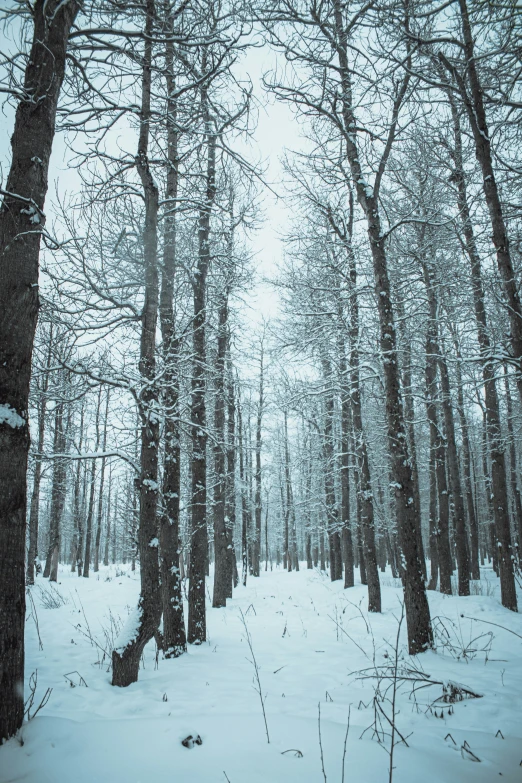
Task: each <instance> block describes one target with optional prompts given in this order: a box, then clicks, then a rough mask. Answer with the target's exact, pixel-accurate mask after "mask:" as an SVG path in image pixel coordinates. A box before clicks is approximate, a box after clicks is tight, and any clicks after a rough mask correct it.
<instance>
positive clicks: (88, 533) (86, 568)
mask: <svg viewBox="0 0 522 783" xmlns="http://www.w3.org/2000/svg"><path fill="white" fill-rule="evenodd" d="M101 393H102V390H101V386H100V388H99V390H98V401H97V404H96V418H95V431H96V442H95V446H94V451H95V452H97V451H98V449H99V448H100V408H101ZM95 478H96V460H95V459H93V460H92V462H91V477H90V484H89V507H88V510H87V520H86V524H85V557H84V560H83V571H82V576H84V577H85V578H88V577H89V572H90V568H91V543H92V522H93V519H94V495H95V485H96V482H95ZM80 557H81V554H80Z"/></svg>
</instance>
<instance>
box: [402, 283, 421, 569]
mask: <svg viewBox="0 0 522 783" xmlns="http://www.w3.org/2000/svg"><path fill="white" fill-rule="evenodd" d="M396 301H397V316H398V319H399V332H400V333H401V336H402V341H403V355H404V358H403V362H402V388H403V390H404V418H405V420H406V429H407V432H408V446H409V449H410V459H411V470H412V475H413V488H414V492H415V495H414V501H415V507H416V508H417V509H418V510H419V513H418V518H417V521H418V524H417V546H418V547H419V556H420V559H421V562H422V567H423V568H422V570H423V574H424V579H427V572H426V558H425V556H424V544H423V541H422V520H421V502H420V493H419V469H418V467H417V445H416V441H415V424H414V422H415V406H414V403H413V394H412V373H411V342H410V340H409V338H408V336H407V335H406V328H405V327H406V322H405V318H404V303H403V301H402V299H401V298H400V296H397V297H396Z"/></svg>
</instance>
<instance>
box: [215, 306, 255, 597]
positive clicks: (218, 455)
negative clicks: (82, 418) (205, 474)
mask: <svg viewBox="0 0 522 783" xmlns="http://www.w3.org/2000/svg"><path fill="white" fill-rule="evenodd" d="M227 299H228V294H227V293H224V294H223V299H222V301H221V304H220V306H219V312H218V330H217V343H218V345H217V357H216V401H215V409H214V430H215V436H216V444H215V446H214V470H215V480H214V509H213V514H214V593H213V597H212V606H213V607H214V608H219V607H222V606H226V604H227V593H228V587H229V562H228V537H227V529H226V523H225V515H226V511H225V502H226V465H225V460H226V451H225V362H226V352H227V343H228V301H227ZM258 575H259V574H258Z"/></svg>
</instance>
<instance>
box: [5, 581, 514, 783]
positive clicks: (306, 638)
mask: <svg viewBox="0 0 522 783" xmlns="http://www.w3.org/2000/svg"><path fill="white" fill-rule="evenodd" d="M210 583H211V582H210ZM382 583H383V612H382V614H381V615H370V616H369V615H368V613H367V611H366V600H367V599H366V589H365V588H364V587H362V586H360V585H357V586H356V587H354V588H352V589H350V590H343V585H342V583H331V582H330V581H329V579H328V577H327V576H326V575H325V574H322V573H321V572H319V571H318V570H313V571H307V570H306V568H304V569H303V568H302V570H301V571H300V572H299V573H291V574H288V573H286V572H285V571H283V570H281V569H274V571H272V572H271V571H268V572H264V571H263V572H262V574H261V577H260V578H258V579H254V578H249V580H248V585H247V587H246V588H244V587H239V588H238V589H237V590H236V591H235V594H234V598H233V600H231V601H229V602H228V606H227V608H226V609H212V608H210V607H209V610H208V614H207V617H208V642H207V643H206V644H204V645H202V646H200V647H194V646H192V647H190V649H189V651H188V653H187V654H186V655H183V656H182V657H181V658H178V659H176V660H162V658H161V656H159V660H157V661H156V648H155V643H154V642H152V643H151V644H150V645H149V646H148V647H147V648H146V650H145V654H144V658H143V668H141V669H140V676H139V682H138V683H136V684H134V685H131V686H130V687H129V688H126V689H120V688H113V687H112V686H111V684H110V672H109V669H108V659H107V656H106V655H105V653H104V650H109V649H110V646H111V644H112V642H113V641H114V638H115V637H116V636H117V633H118V629H119V626H120V625H121V623H122V622H123V620H124V619H125V618H126V617H127V615H128V612H129V609H130V607H131V606H133V605H134V604H135V601H136V599H137V596H138V591H139V577H138V574H137V573H132V572H131V571H130V570H128V567H127V566H123V567H115V566H112V567H109V568H102V569H101V571H100V572H99V574H95V575H92V576H91V578H90V579H78V578H77V577H76V575H74V574H71V573H70V572H69V569H68V568H66V567H65V566H64V567H63V568H61V569H60V576H59V583H58V584H57V586H56V588H54V587H51V586H50V585H49V583H47V582H44V581H43V580H42V579H41V578H39V579H38V580H37V585H35V587H34V588H32V589H31V594H32V597H33V600H34V609H33V608H32V607H31V602H30V601H29V605H28V619H27V661H26V671H27V683H26V696H27V694H28V693H29V684H28V681H29V677H30V676H31V674H32V673H33V672H36V671H37V678H38V679H37V689H36V697H35V701H34V706H33V711H34V709H35V708H36V707H37V706H38V704H39V703H40V700H41V698H42V697H43V696H44V693H45V691H46V689H47V688H52V693H51V695H50V698H49V701H48V703H47V704H46V706H45V707H44V708H43V709H42V710H41V711H40V712H39V713H38V715H37V716H36V717H35V718H34V719H33V720H31V721H29V722H28V723H26V724H25V725H24V727H23V729H22V732H21V738H22V742H21V741H20V740H19V739H13V740H11V741H10V742H9V743H7V744H6V745H5V746H3V747H2V748H0V781H1V783H7V782H9V783H13V782H14V781H26V782H27V783H47V781H49V782H51V781H52V783H66V781H67V783H69V781H73V782H74V783H87V782H88V783H149V782H150V783H213V782H214V781H216V783H218V782H219V783H226V781H230V783H260V782H261V781H262V782H263V783H280V782H281V783H283V782H284V783H297V781H299V783H312V782H313V783H325V781H326V782H327V783H388V781H389V763H390V759H389V754H388V751H389V749H390V743H391V737H390V734H391V731H392V730H391V723H394V724H395V727H396V729H397V733H396V734H395V743H396V744H395V751H394V758H393V766H394V767H395V769H394V772H393V781H394V783H418V782H419V781H422V783H461V782H462V783H464V782H465V781H473V783H492V781H495V780H498V779H499V778H500V777H501V778H502V780H503V781H506V783H507V781H510V783H511V781H513V782H514V781H522V767H521V766H520V764H521V761H522V721H521V705H522V615H520V614H519V615H516V614H513V613H512V612H509V611H508V610H506V609H503V608H502V607H501V606H500V604H499V597H498V592H499V588H498V580H497V579H496V578H495V577H494V575H493V572H492V571H491V570H490V569H485V570H484V571H483V576H482V580H481V582H480V583H475V584H474V585H473V589H474V592H475V593H477V594H475V595H472V596H470V597H469V598H459V597H456V596H453V597H448V596H442V595H440V594H439V593H430V594H429V599H430V606H431V611H432V617H433V619H434V625H435V629H436V638H437V649H436V651H430V652H428V653H425V654H424V655H422V656H417V658H415V659H411V658H409V656H408V655H407V651H406V650H405V647H404V645H405V636H406V634H405V631H406V629H405V623H403V626H402V628H401V633H400V642H399V644H398V647H397V645H396V638H397V630H398V624H399V620H400V616H401V596H402V591H401V589H400V587H399V583H398V581H396V580H393V579H392V578H391V576H389V575H388V574H386V575H382ZM521 598H522V596H521ZM241 612H242V613H243V617H244V621H245V622H246V625H247V628H248V633H249V634H250V637H251V643H252V648H253V652H254V655H255V661H256V662H257V666H258V670H259V678H260V682H261V693H262V696H263V701H264V706H265V709H266V720H267V726H268V733H269V738H270V742H269V743H268V742H267V735H266V730H265V724H264V720H263V712H262V707H261V701H260V697H259V694H258V692H256V686H257V683H256V680H255V668H254V665H253V662H252V653H251V652H250V650H249V646H248V640H247V632H246V630H245V626H244V623H243V620H242V617H241ZM35 618H37V622H38V626H39V634H40V637H41V644H42V647H43V649H39V646H40V645H39V641H38V632H37V624H36V622H35ZM469 618H475V619H473V620H471V619H469ZM486 623H497V624H498V625H500V626H505V629H510V630H511V631H513V632H515V634H518V635H519V636H518V637H517V636H516V635H514V634H513V633H510V632H508V630H504V629H502V628H500V627H498V626H495V625H488V624H486ZM396 649H397V651H398V654H399V662H398V666H397V667H396V666H395V651H396ZM375 666H377V667H378V668H379V669H380V670H381V672H383V669H382V667H383V666H385V667H391V672H392V673H393V672H394V671H395V670H396V669H397V671H398V679H397V680H395V684H396V686H397V698H396V704H395V719H393V704H392V702H393V698H392V697H393V689H394V688H393V686H394V679H393V677H392V679H388V680H382V679H381V680H379V679H375V678H371V679H361V676H363V675H361V674H360V672H361V671H362V670H367V672H366V673H367V674H373V673H375V669H374V668H373V667H375ZM414 669H415V670H416V671H417V673H416V674H412V672H413V670H414ZM388 671H389V670H388ZM403 676H406V677H407V678H408V681H406V682H403V681H402V679H401V677H403ZM413 680H418V681H423V682H414V681H413ZM426 680H432V681H434V682H433V684H431V685H428V687H425V688H422V689H420V690H417V693H416V694H413V689H414V686H415V687H417V686H419V685H422V684H426ZM448 681H451V682H453V683H459V684H461V685H463V686H465V687H466V688H468V689H470V690H471V691H473V692H475V693H476V694H477V695H478V694H480V696H481V698H464V699H463V700H461V701H457V702H456V703H451V701H446V702H444V701H442V700H441V699H443V698H444V687H443V685H442V683H445V684H446V685H445V688H446V698H451V695H452V694H457V696H458V689H457V690H456V689H455V687H453V686H451V685H448ZM437 683H438V684H437ZM379 693H380V694H381V695H382V697H384V698H383V699H382V700H381V699H380V698H378V695H379ZM376 694H377V698H376ZM319 706H320V724H319ZM349 713H350V721H349V729H348V736H347V742H346V746H345V738H346V734H347V728H348V714H349ZM375 715H377V724H375ZM441 715H442V717H440V716H441ZM319 725H320V736H319ZM381 730H382V731H384V732H385V735H384V736H381V734H380V732H381ZM377 731H378V732H379V736H380V738H381V743H379V742H378V741H377V733H376V732H377ZM189 734H192V735H194V736H195V735H196V734H199V735H200V736H201V738H202V740H203V743H202V744H201V745H194V747H193V748H191V749H188V748H185V747H183V746H182V744H181V741H182V740H183V739H184V738H185V737H187V735H189ZM320 737H321V741H320ZM401 738H404V740H405V742H406V743H407V745H406V744H405V743H403V742H402V741H401ZM321 745H322V752H321ZM343 759H344V761H343ZM343 764H344V773H343ZM323 765H324V770H323Z"/></svg>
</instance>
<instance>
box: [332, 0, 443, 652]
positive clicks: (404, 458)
mask: <svg viewBox="0 0 522 783" xmlns="http://www.w3.org/2000/svg"><path fill="white" fill-rule="evenodd" d="M333 6H334V19H333V27H334V33H335V49H336V54H337V58H338V63H339V66H338V67H339V76H340V82H341V85H340V86H341V95H340V102H341V111H342V118H343V130H344V142H345V146H346V155H347V158H348V162H349V166H350V171H351V177H352V182H353V187H354V190H355V192H356V195H357V200H358V202H359V204H360V206H361V208H362V210H363V212H364V215H365V218H366V222H367V229H368V239H369V243H370V249H371V254H372V261H373V271H374V280H375V295H376V300H377V309H378V313H379V325H380V348H381V353H382V356H383V363H384V383H385V389H386V417H387V424H388V432H387V436H388V449H389V453H390V459H391V465H392V470H393V480H394V489H395V505H396V509H397V521H398V534H399V544H400V547H401V551H402V557H403V564H404V574H403V584H404V604H405V609H406V624H407V630H408V647H409V652H410V654H411V655H413V654H416V653H419V652H423V651H424V650H426V649H428V648H429V647H431V646H432V644H433V634H432V628H431V619H430V610H429V606H428V600H427V597H426V588H425V584H424V575H423V568H422V562H421V555H420V552H419V548H418V543H417V526H418V524H419V523H418V515H419V513H420V509H418V508H416V507H415V500H414V497H415V490H414V486H413V475H412V469H411V461H410V455H409V450H408V443H407V436H406V428H405V422H404V411H403V405H402V397H401V389H400V380H399V367H398V361H397V358H398V357H397V337H396V331H395V316H394V311H393V305H392V298H391V288H390V277H389V274H388V260H387V257H386V247H385V240H384V238H383V232H382V229H381V220H380V205H379V184H380V181H381V178H382V174H383V172H384V169H385V167H386V159H387V155H388V154H389V151H390V150H391V147H392V144H393V141H394V137H395V133H396V129H397V121H398V115H399V110H400V106H401V103H402V101H403V99H404V96H405V94H406V91H407V89H408V81H409V79H408V77H406V78H405V79H404V81H403V83H402V84H401V86H400V88H399V90H398V92H397V97H396V99H395V101H394V106H393V115H392V121H391V124H390V130H389V134H388V139H387V144H386V151H385V154H384V156H383V158H382V159H381V162H380V164H379V170H378V173H377V177H376V182H375V184H374V186H373V187H370V185H369V184H368V183H367V181H366V178H365V176H364V173H363V169H362V165H361V161H360V158H359V150H358V147H357V128H358V127H359V123H358V122H357V120H356V117H355V113H354V110H353V102H352V85H351V70H350V65H349V60H348V32H347V29H346V27H345V25H344V23H343V10H342V6H341V3H340V1H339V0H334V2H333Z"/></svg>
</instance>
